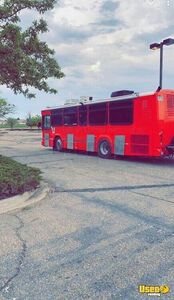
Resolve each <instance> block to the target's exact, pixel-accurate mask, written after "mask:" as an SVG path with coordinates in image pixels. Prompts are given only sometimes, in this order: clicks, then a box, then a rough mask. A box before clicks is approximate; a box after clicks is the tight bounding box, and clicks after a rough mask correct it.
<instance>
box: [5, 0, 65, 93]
mask: <svg viewBox="0 0 174 300" xmlns="http://www.w3.org/2000/svg"><path fill="white" fill-rule="evenodd" d="M56 2H57V1H56V0H20V1H19V0H4V2H3V4H1V5H0V70H1V71H0V83H1V84H5V85H6V86H7V87H9V88H11V89H12V90H13V92H14V93H15V94H17V93H22V94H23V95H24V96H25V97H28V98H33V97H35V94H33V93H31V92H30V91H29V87H34V88H36V89H38V90H42V91H45V92H46V93H57V91H56V90H55V89H53V88H50V87H49V85H48V83H47V79H48V78H50V77H55V78H62V77H63V76H64V73H63V72H62V71H61V68H60V66H59V65H58V63H57V61H56V59H55V58H54V50H52V49H50V48H49V47H48V45H47V43H46V42H43V41H40V39H39V35H40V33H44V32H47V31H48V27H47V23H46V22H45V21H44V20H43V19H42V18H41V19H40V20H36V21H33V23H32V25H31V26H30V27H29V28H27V29H26V30H22V28H21V27H20V26H19V22H20V18H19V13H20V12H21V11H22V10H24V9H35V10H36V11H37V12H38V13H39V14H44V13H45V12H46V11H47V10H49V9H52V8H53V7H54V4H55V3H56ZM1 3H2V1H1Z"/></svg>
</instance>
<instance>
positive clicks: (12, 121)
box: [7, 118, 18, 129]
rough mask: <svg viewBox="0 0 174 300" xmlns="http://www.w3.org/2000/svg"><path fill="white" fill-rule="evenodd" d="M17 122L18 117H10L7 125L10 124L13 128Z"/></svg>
mask: <svg viewBox="0 0 174 300" xmlns="http://www.w3.org/2000/svg"><path fill="white" fill-rule="evenodd" d="M16 124H18V120H17V119H15V118H8V119H7V125H8V126H10V128H11V129H13V128H14V126H15V125H16Z"/></svg>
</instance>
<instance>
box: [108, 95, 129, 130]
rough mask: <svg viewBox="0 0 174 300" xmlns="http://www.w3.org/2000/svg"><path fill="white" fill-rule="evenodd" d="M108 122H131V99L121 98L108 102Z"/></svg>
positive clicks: (115, 123)
mask: <svg viewBox="0 0 174 300" xmlns="http://www.w3.org/2000/svg"><path fill="white" fill-rule="evenodd" d="M109 122H110V124H111V125H119V124H122V125H124V124H125V125H128V124H132V123H133V101H132V100H122V101H113V102H110V103H109Z"/></svg>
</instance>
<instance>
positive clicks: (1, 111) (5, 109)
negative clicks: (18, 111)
mask: <svg viewBox="0 0 174 300" xmlns="http://www.w3.org/2000/svg"><path fill="white" fill-rule="evenodd" d="M14 112H15V105H13V104H9V103H8V102H7V101H6V100H5V99H2V98H1V99H0V118H4V117H5V116H6V115H8V114H11V113H14Z"/></svg>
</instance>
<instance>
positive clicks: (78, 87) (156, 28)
mask: <svg viewBox="0 0 174 300" xmlns="http://www.w3.org/2000/svg"><path fill="white" fill-rule="evenodd" d="M173 12H174V0H129V1H127V0H88V1H86V0H59V1H57V4H56V5H55V7H54V9H53V10H51V11H49V12H47V13H45V14H44V16H43V18H44V19H45V20H46V21H47V23H48V28H49V32H48V33H46V34H43V35H42V36H41V39H42V40H43V41H46V42H47V43H48V45H49V47H50V48H52V49H54V50H55V58H56V60H57V61H58V63H59V65H60V67H61V69H62V71H63V72H64V73H65V77H64V78H62V79H53V78H50V79H49V81H48V82H49V84H50V86H52V87H54V88H56V89H57V90H58V94H57V95H50V94H46V93H44V92H39V91H35V92H36V98H35V99H33V100H31V99H30V100H29V99H26V98H25V97H24V96H22V95H14V94H13V92H12V91H11V90H9V89H7V88H6V87H5V86H0V93H1V96H2V97H3V98H5V99H6V100H7V101H8V102H9V103H13V104H15V105H16V113H15V117H19V118H25V117H27V115H28V114H29V113H30V114H31V115H36V114H40V112H41V110H42V109H44V108H46V107H47V106H49V107H51V106H56V105H61V104H63V103H64V102H65V100H67V99H70V98H73V99H79V98H80V96H93V97H94V99H106V98H108V97H110V94H111V93H112V92H113V91H116V90H122V89H129V90H134V91H135V92H140V93H141V92H149V91H154V90H156V88H157V87H158V81H159V51H152V50H150V49H149V45H150V44H151V43H153V42H160V41H162V40H163V39H165V38H168V37H174V26H173ZM20 16H21V22H22V24H23V26H24V27H26V26H29V25H30V24H31V23H32V21H33V20H34V19H38V18H40V15H39V14H37V13H36V12H33V11H27V10H25V11H23V12H22V13H21V15H20ZM173 75H174V45H173V46H170V47H167V46H165V49H164V82H163V87H164V88H171V89H173V88H174V76H173Z"/></svg>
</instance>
